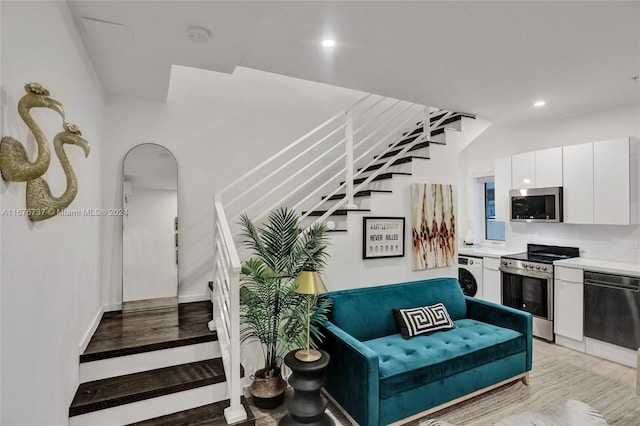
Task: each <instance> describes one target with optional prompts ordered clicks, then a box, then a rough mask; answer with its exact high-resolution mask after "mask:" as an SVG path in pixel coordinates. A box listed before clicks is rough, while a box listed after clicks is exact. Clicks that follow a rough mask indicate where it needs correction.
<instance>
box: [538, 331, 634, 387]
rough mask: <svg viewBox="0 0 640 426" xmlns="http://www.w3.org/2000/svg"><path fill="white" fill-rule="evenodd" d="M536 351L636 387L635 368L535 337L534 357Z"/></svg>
mask: <svg viewBox="0 0 640 426" xmlns="http://www.w3.org/2000/svg"><path fill="white" fill-rule="evenodd" d="M536 353H542V354H544V355H547V356H550V357H553V358H555V359H557V360H559V361H563V362H566V363H567V364H571V365H574V366H576V367H580V368H584V369H585V370H588V371H592V372H594V373H597V374H600V375H602V376H606V377H609V378H610V379H612V380H615V381H617V382H620V383H622V384H624V385H626V386H629V387H632V388H635V387H636V369H635V368H631V367H627V366H625V365H621V364H617V363H615V362H612V361H607V360H605V359H601V358H597V357H595V356H591V355H587V354H584V353H582V352H578V351H574V350H571V349H567V348H564V347H562V346H559V345H555V344H552V343H547V342H544V341H542V340H538V339H533V356H534V357H535V356H536Z"/></svg>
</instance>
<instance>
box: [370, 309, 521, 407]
mask: <svg viewBox="0 0 640 426" xmlns="http://www.w3.org/2000/svg"><path fill="white" fill-rule="evenodd" d="M455 325H456V328H455V329H453V330H443V331H436V332H434V333H431V334H428V335H421V336H416V337H414V338H413V339H409V340H406V339H403V338H402V335H401V334H399V333H396V334H392V335H389V336H385V337H380V338H377V339H372V340H369V341H366V342H364V344H365V345H366V346H368V347H369V348H371V349H372V350H373V351H374V352H375V353H377V354H378V357H379V368H380V397H381V398H388V397H390V396H392V395H395V394H397V393H399V392H403V391H405V390H408V389H413V388H414V387H417V386H421V385H423V384H424V383H429V382H433V381H437V380H442V379H445V378H447V377H449V376H451V375H453V374H456V373H460V372H463V371H465V370H469V369H472V368H474V367H477V366H480V365H483V364H487V363H490V362H492V361H495V360H499V359H501V358H504V357H506V356H509V355H513V354H516V353H518V352H523V351H525V350H526V347H527V346H526V341H525V336H524V335H523V334H522V333H519V332H517V331H514V330H511V329H507V328H502V327H498V326H495V325H491V324H487V323H483V322H480V321H477V320H473V319H461V320H458V321H455Z"/></svg>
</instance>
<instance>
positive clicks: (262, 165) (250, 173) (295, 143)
mask: <svg viewBox="0 0 640 426" xmlns="http://www.w3.org/2000/svg"><path fill="white" fill-rule="evenodd" d="M372 96H373V94H372V93H369V94H367V95H365V96H363V97H362V98H360V99H359V100H358V101H356V102H355V103H354V104H352V105H351V106H350V107H349V108H348V109H349V110H352V109H354V108H355V107H357V106H358V105H360V104H362V103H363V102H364V101H366V100H367V99H369V98H370V97H372ZM343 115H344V112H339V113H337V114H336V115H334V116H333V117H331V118H329V119H328V120H326V121H324V122H323V123H322V124H320V125H318V126H316V127H315V128H314V129H312V130H310V131H309V132H307V133H305V134H304V135H302V136H301V137H299V138H298V139H296V140H295V141H293V142H292V143H290V144H289V145H287V146H286V147H284V148H283V149H281V150H280V151H278V152H276V153H275V154H273V155H272V156H271V157H269V158H267V159H266V160H264V161H263V162H262V163H260V164H259V165H258V166H256V167H254V168H253V169H252V170H249V171H248V172H246V173H245V174H243V175H242V176H240V177H239V178H238V179H236V180H234V181H233V182H231V183H229V184H228V185H226V186H225V187H223V188H222V189H221V190H219V191H218V192H217V194H219V195H220V197H222V194H224V193H225V192H227V191H229V190H230V189H231V188H233V187H234V186H236V185H238V184H239V183H240V182H243V181H245V180H247V179H248V178H249V177H251V176H253V175H254V174H255V173H256V172H257V171H258V170H262V169H263V168H265V167H266V166H267V165H268V164H270V163H272V162H273V161H274V160H276V159H277V158H279V157H281V156H282V155H284V154H285V153H287V152H288V151H290V150H291V149H293V148H295V147H296V146H298V145H299V144H301V143H302V142H304V141H305V140H307V139H308V138H310V137H311V136H313V135H315V134H316V133H318V132H319V131H320V130H322V129H324V128H325V127H327V126H328V125H329V124H331V123H333V122H334V121H336V120H337V119H338V118H341V117H342V116H343ZM237 198H238V197H236V198H234V199H233V200H231V201H229V202H228V203H227V206H228V205H230V204H232V203H233V202H235V201H236V199H237Z"/></svg>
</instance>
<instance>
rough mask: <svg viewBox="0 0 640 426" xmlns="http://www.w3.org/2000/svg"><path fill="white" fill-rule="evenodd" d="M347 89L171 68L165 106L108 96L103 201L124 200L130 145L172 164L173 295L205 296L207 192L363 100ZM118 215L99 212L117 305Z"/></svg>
mask: <svg viewBox="0 0 640 426" xmlns="http://www.w3.org/2000/svg"><path fill="white" fill-rule="evenodd" d="M363 95H364V94H363V93H361V92H357V91H353V90H348V89H344V88H339V87H334V86H329V85H326V84H320V83H314V82H309V81H304V80H297V79H293V78H289V77H283V76H279V75H276V74H269V73H265V72H260V71H255V70H250V69H245V68H238V69H236V71H235V73H234V74H233V75H228V74H221V73H215V72H210V71H203V70H195V69H189V68H184V67H174V69H173V73H172V78H171V85H170V88H169V98H168V101H167V103H166V104H161V103H156V102H148V101H142V100H136V99H132V98H124V97H114V98H109V99H108V100H107V107H106V118H105V120H106V125H105V144H107V145H108V146H109V149H108V150H105V152H104V153H103V157H102V158H103V164H102V167H103V177H104V199H103V203H104V206H105V207H120V206H121V203H122V201H121V200H122V198H121V197H122V194H121V192H122V159H123V157H124V155H125V154H126V152H127V151H128V150H129V149H130V148H131V147H133V146H135V145H137V144H139V143H144V142H153V143H158V144H160V145H164V146H165V147H167V148H168V149H169V150H170V151H171V152H173V153H174V155H175V156H176V159H177V161H178V175H179V179H178V181H179V187H178V211H179V215H180V219H179V221H180V230H179V233H180V267H179V276H180V284H179V295H180V298H181V300H183V301H184V300H192V299H194V298H199V297H205V295H206V292H207V283H208V281H210V280H211V279H212V273H213V272H212V271H213V268H212V264H211V262H212V256H213V254H212V228H213V194H214V193H215V192H216V191H217V190H219V189H221V188H222V187H224V186H225V185H226V184H228V183H230V182H232V181H233V180H235V179H237V178H238V177H239V176H241V175H242V174H244V173H245V172H246V171H248V170H251V169H252V168H253V167H254V166H255V165H257V164H260V163H261V162H262V161H263V160H264V159H266V158H267V157H268V156H270V155H272V154H274V153H275V152H277V151H278V150H280V149H281V148H283V147H285V146H287V145H288V144H290V143H291V142H293V141H294V140H295V139H297V138H298V137H300V136H301V135H303V134H304V133H306V132H308V131H309V130H311V129H313V128H314V127H316V126H317V125H318V124H320V123H322V122H323V121H325V120H327V119H328V118H330V117H332V116H333V115H335V114H336V113H338V112H339V111H341V110H344V109H346V108H347V107H348V106H349V105H351V104H353V103H354V102H355V101H357V100H358V99H360V98H361V97H362V96H363ZM121 226H122V222H121V218H118V217H108V218H105V227H104V232H103V235H104V248H103V254H104V264H103V266H104V267H103V282H104V300H105V303H106V304H107V305H108V308H109V309H117V308H118V307H119V304H120V302H121V301H122V234H121V232H120V230H121V229H122V228H121Z"/></svg>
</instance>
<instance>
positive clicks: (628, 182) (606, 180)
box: [593, 137, 640, 225]
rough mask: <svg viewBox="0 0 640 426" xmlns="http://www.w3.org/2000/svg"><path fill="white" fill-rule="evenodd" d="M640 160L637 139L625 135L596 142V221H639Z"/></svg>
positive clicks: (594, 190) (619, 223) (632, 222)
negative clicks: (639, 162) (639, 164)
mask: <svg viewBox="0 0 640 426" xmlns="http://www.w3.org/2000/svg"><path fill="white" fill-rule="evenodd" d="M638 161H639V160H638V140H637V139H633V138H628V137H625V138H618V139H610V140H605V141H598V142H594V143H593V199H594V204H593V219H594V223H597V224H608V225H629V224H637V223H639V221H640V218H639V214H638V187H639V186H640V184H639V183H638V180H639V179H638Z"/></svg>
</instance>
